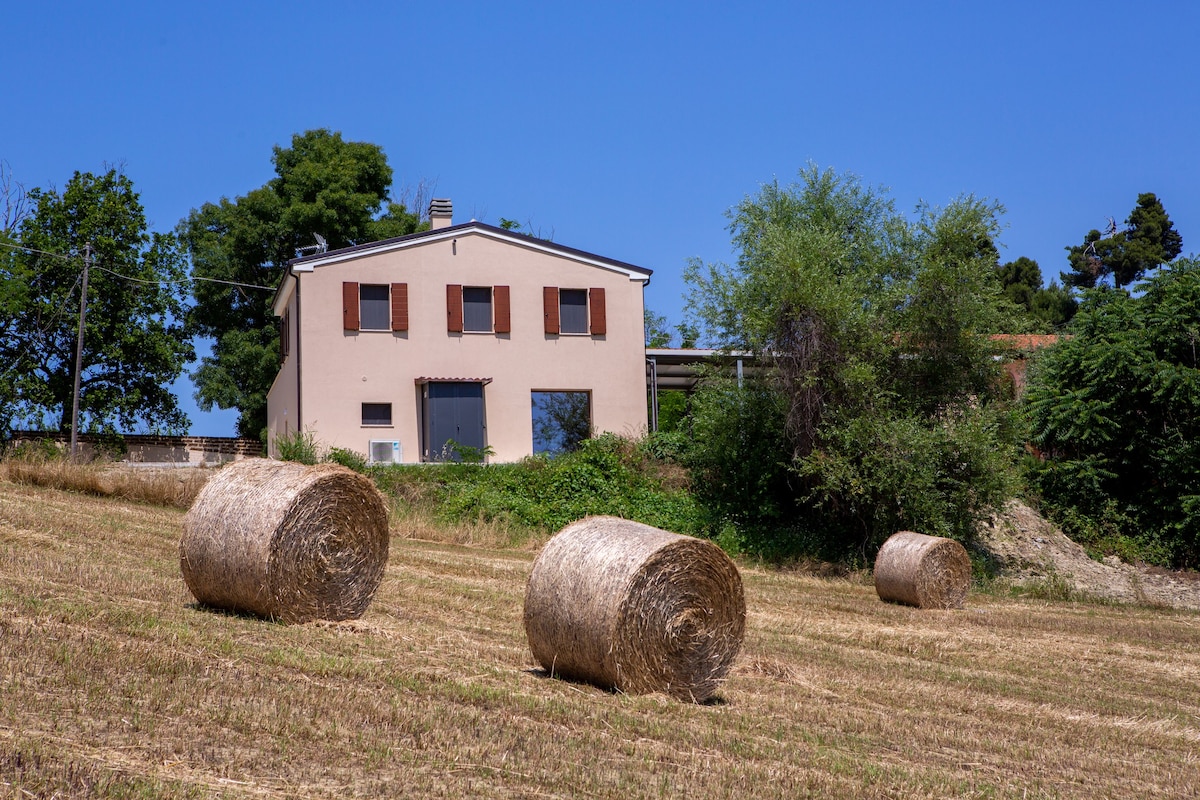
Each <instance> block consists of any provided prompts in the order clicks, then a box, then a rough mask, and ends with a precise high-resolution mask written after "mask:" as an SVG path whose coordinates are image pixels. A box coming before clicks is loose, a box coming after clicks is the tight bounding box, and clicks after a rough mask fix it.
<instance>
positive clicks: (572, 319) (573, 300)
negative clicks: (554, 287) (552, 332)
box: [558, 289, 588, 333]
mask: <svg viewBox="0 0 1200 800" xmlns="http://www.w3.org/2000/svg"><path fill="white" fill-rule="evenodd" d="M587 301H588V298H587V292H586V291H585V290H583V289H559V290H558V332H559V333H587V332H588V313H587V308H588V302H587Z"/></svg>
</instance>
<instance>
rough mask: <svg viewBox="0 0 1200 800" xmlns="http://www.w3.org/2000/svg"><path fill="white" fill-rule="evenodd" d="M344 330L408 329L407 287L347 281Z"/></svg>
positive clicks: (344, 301)
mask: <svg viewBox="0 0 1200 800" xmlns="http://www.w3.org/2000/svg"><path fill="white" fill-rule="evenodd" d="M342 328H343V329H345V330H348V331H406V330H408V284H407V283H391V284H388V283H379V284H376V283H358V282H356V281H346V282H344V283H343V284H342Z"/></svg>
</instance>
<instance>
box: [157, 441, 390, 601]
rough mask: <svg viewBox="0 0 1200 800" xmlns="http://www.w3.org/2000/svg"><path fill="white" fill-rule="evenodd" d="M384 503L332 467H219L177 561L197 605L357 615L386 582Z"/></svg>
mask: <svg viewBox="0 0 1200 800" xmlns="http://www.w3.org/2000/svg"><path fill="white" fill-rule="evenodd" d="M387 557H388V523H387V508H386V506H385V505H384V501H383V496H382V495H380V493H379V491H378V490H377V489H376V488H375V485H374V484H373V483H372V482H371V481H370V480H369V479H367V478H366V477H364V476H362V475H359V474H358V473H356V472H353V471H351V470H349V469H346V468H345V467H342V466H339V465H336V464H322V465H319V466H315V467H307V466H304V465H302V464H296V463H293V462H288V461H273V460H269V459H263V458H254V459H245V460H242V461H236V462H234V463H233V464H230V465H228V466H226V467H222V468H221V470H220V471H218V472H217V473H216V474H215V475H213V477H212V478H210V479H209V481H208V483H206V484H205V486H204V488H203V489H202V490H201V491H200V493H199V495H197V497H196V500H195V502H194V503H193V504H192V507H191V509H190V510H189V511H188V513H187V516H186V518H185V519H184V523H183V538H182V539H181V540H180V544H179V562H180V567H181V569H182V571H183V579H184V582H185V583H187V587H188V589H189V590H190V591H191V592H192V594H193V595H195V597H196V599H197V600H199V601H200V602H201V603H202V604H204V605H208V606H212V607H214V608H222V609H226V610H229V611H239V612H248V613H251V614H257V615H259V616H262V617H268V618H271V619H279V620H283V621H285V622H308V621H310V620H314V619H324V620H345V619H355V618H357V617H360V616H362V614H363V612H364V611H366V609H367V606H368V605H370V603H371V598H372V597H373V596H374V594H375V590H376V589H377V588H379V583H380V581H382V580H383V572H384V568H385V567H386V566H387Z"/></svg>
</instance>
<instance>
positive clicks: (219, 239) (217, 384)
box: [178, 129, 422, 436]
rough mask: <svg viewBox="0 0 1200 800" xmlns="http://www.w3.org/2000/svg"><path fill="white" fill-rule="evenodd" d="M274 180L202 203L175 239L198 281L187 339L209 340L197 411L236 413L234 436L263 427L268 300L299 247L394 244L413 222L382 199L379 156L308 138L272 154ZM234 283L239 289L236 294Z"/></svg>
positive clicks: (273, 365) (269, 366) (268, 376)
mask: <svg viewBox="0 0 1200 800" xmlns="http://www.w3.org/2000/svg"><path fill="white" fill-rule="evenodd" d="M272 161H273V163H274V165H275V177H274V178H273V179H271V180H270V181H268V182H267V183H266V184H265V185H264V186H261V187H259V188H258V189H254V190H253V191H251V192H249V193H247V194H246V195H244V196H242V197H238V198H237V199H235V200H232V201H231V200H228V199H225V198H222V199H221V200H220V201H219V202H217V203H205V204H204V205H203V206H201V207H200V208H198V209H195V210H193V211H192V212H191V214H190V215H189V216H188V217H187V218H186V219H184V220H183V221H182V222H181V223H180V225H179V229H178V230H179V234H180V236H181V238H182V239H183V241H184V242H185V243H186V245H187V248H188V251H189V253H190V255H191V260H192V272H193V275H195V276H196V277H200V278H208V279H216V280H217V281H225V283H218V282H215V281H206V282H198V283H197V284H196V287H195V306H194V308H193V310H192V312H191V314H190V315H189V317H188V327H189V331H190V332H191V333H193V334H194V335H197V336H201V337H205V338H208V339H211V340H212V342H213V345H212V354H211V355H209V356H206V357H204V358H203V359H202V360H201V363H200V365H199V367H198V368H197V369H196V370H195V371H194V372H193V373H192V379H193V381H195V384H196V399H197V401H198V402H199V405H200V407H201V408H202V409H204V410H209V409H211V408H213V407H214V406H216V407H220V408H236V409H238V410H239V412H240V414H239V417H238V423H237V429H238V433H239V434H240V435H242V436H258V435H260V434H261V432H262V430H263V429H264V428H265V427H266V413H267V405H266V404H267V392H268V390H269V389H270V387H271V382H272V381H273V380H274V378H275V374H276V371H277V368H278V347H279V342H278V330H277V326H276V325H275V323H274V320H273V318H272V315H271V299H272V294H271V292H270V291H264V290H262V289H255V288H251V287H254V286H267V287H274V286H275V285H277V284H278V282H279V280H280V279H281V278H282V276H283V272H284V269H285V267H286V265H287V262H288V261H289V260H291V259H292V258H295V257H296V253H297V250H298V249H299V248H301V247H306V246H309V245H312V244H313V243H314V242H315V241H316V238H315V237H316V236H317V235H320V236H322V237H323V238H324V239H325V241H326V242H327V243H328V246H329V247H330V248H337V247H345V246H347V245H353V244H359V243H362V242H368V241H374V240H378V239H385V238H389V237H392V236H402V235H405V234H408V233H412V232H414V231H416V230H418V229H419V228H420V227H421V226H422V222H421V218H420V216H419V214H418V213H413V212H410V211H409V210H408V209H407V208H405V206H404V204H403V203H398V202H394V201H392V200H390V199H389V188H390V186H391V182H392V169H391V167H390V166H388V163H387V158H386V157H385V156H384V153H383V149H382V148H380V147H379V146H378V145H374V144H369V143H366V142H348V141H345V140H344V139H343V138H342V136H341V134H340V133H335V132H331V131H328V130H325V129H319V130H310V131H307V132H305V133H303V134H297V135H295V136H293V137H292V141H291V146H290V147H287V148H284V147H278V146H277V147H275V148H274V155H273V157H272ZM237 284H242V285H237Z"/></svg>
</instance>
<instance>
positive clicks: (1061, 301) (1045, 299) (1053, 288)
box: [997, 256, 1079, 333]
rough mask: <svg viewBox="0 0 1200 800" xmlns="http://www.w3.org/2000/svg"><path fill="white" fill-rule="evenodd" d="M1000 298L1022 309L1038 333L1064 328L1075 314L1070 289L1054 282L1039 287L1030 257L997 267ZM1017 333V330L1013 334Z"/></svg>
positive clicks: (1039, 276) (1039, 271)
mask: <svg viewBox="0 0 1200 800" xmlns="http://www.w3.org/2000/svg"><path fill="white" fill-rule="evenodd" d="M997 276H998V277H999V278H1000V286H1001V289H1002V291H1003V293H1004V297H1005V298H1006V299H1007V300H1008V301H1009V302H1010V303H1012V304H1013V305H1014V306H1016V307H1017V308H1019V309H1022V310H1023V311H1024V312H1025V313H1026V314H1028V315H1029V317H1030V318H1031V319H1032V320H1033V321H1034V322H1033V323H1032V324H1033V325H1034V326H1035V327H1038V328H1041V329H1042V330H1047V329H1050V330H1052V329H1055V328H1059V327H1061V326H1063V325H1065V324H1066V323H1067V322H1069V321H1070V320H1071V317H1073V316H1074V315H1075V310H1076V309H1077V308H1078V306H1079V303H1078V302H1077V301H1076V300H1075V297H1074V295H1072V293H1071V290H1070V289H1068V288H1066V287H1065V286H1060V285H1059V284H1058V282H1057V281H1051V282H1050V285H1049V286H1047V287H1045V288H1043V287H1042V269H1041V267H1040V266H1039V265H1038V262H1036V261H1034V260H1033V259H1032V258H1027V257H1025V256H1020V257H1019V258H1017V259H1015V260H1013V261H1009V262H1008V263H1006V264H1001V265H1000V266H999V267H997ZM1013 332H1014V333H1015V332H1018V331H1013Z"/></svg>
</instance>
